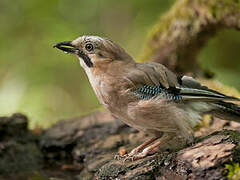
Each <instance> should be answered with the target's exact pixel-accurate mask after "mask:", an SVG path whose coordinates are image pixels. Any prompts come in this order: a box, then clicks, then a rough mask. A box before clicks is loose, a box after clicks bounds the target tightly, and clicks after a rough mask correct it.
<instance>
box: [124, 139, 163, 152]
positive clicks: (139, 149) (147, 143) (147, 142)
mask: <svg viewBox="0 0 240 180" xmlns="http://www.w3.org/2000/svg"><path fill="white" fill-rule="evenodd" d="M157 139H159V137H154V138H151V139H149V140H147V141H145V142H144V143H142V144H141V145H139V146H138V147H136V148H134V149H133V150H132V151H131V152H130V153H128V156H134V155H135V154H137V153H139V152H141V151H142V150H143V149H144V148H146V146H148V145H149V144H151V143H153V142H154V141H156V140H157Z"/></svg>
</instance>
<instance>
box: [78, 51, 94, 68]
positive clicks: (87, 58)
mask: <svg viewBox="0 0 240 180" xmlns="http://www.w3.org/2000/svg"><path fill="white" fill-rule="evenodd" d="M78 55H79V56H80V57H81V58H82V59H83V61H84V62H85V64H86V65H87V66H88V67H89V68H91V67H93V63H92V61H91V59H90V58H89V56H88V55H86V54H85V53H83V52H82V51H78Z"/></svg>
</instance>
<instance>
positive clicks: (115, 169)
mask: <svg viewBox="0 0 240 180" xmlns="http://www.w3.org/2000/svg"><path fill="white" fill-rule="evenodd" d="M125 172H126V167H125V166H123V165H121V164H106V165H104V166H103V167H102V168H101V169H100V170H99V171H98V172H97V174H98V177H99V178H100V179H101V180H105V179H111V178H116V177H118V175H119V174H124V173H125Z"/></svg>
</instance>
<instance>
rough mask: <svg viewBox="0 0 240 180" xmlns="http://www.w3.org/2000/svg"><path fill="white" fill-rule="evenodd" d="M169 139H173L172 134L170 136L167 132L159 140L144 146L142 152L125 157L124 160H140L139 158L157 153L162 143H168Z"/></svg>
mask: <svg viewBox="0 0 240 180" xmlns="http://www.w3.org/2000/svg"><path fill="white" fill-rule="evenodd" d="M169 139H171V136H168V135H167V134H166V135H165V136H163V137H162V138H161V139H160V140H159V141H157V142H155V143H154V144H152V145H150V146H148V147H146V148H144V149H143V150H142V152H140V153H136V154H134V155H132V156H128V157H126V158H125V159H124V161H127V160H132V161H134V160H138V159H142V158H145V157H146V156H148V155H152V154H155V153H156V152H158V146H160V145H161V144H164V143H166V142H167V141H168V140H169Z"/></svg>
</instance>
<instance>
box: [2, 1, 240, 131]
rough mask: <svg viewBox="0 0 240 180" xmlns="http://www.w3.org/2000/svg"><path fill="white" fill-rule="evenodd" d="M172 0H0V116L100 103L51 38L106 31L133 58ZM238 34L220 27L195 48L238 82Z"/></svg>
mask: <svg viewBox="0 0 240 180" xmlns="http://www.w3.org/2000/svg"><path fill="white" fill-rule="evenodd" d="M173 3H174V0H164V1H163V0H161V1H159V0H141V1H140V0H131V1H128V0H123V1H114V0H89V1H86V0H78V1H75V0H51V1H46V0H45V1H44V0H16V1H9V0H1V1H0V24H1V28H0V39H1V41H0V49H1V53H0V115H7V114H10V113H14V112H16V111H20V112H23V113H25V114H27V115H28V116H29V117H30V119H31V120H32V121H31V124H30V125H31V127H34V126H36V125H41V126H43V127H47V126H49V125H51V124H53V123H54V122H56V121H57V120H59V119H61V118H66V117H73V116H78V115H81V114H85V113H87V112H90V111H92V110H95V109H96V108H99V107H100V104H99V103H98V101H97V99H96V97H95V94H94V92H93V90H92V89H91V87H90V84H89V83H88V80H87V77H86V75H85V74H84V72H83V70H82V69H81V68H80V66H79V63H78V61H77V59H76V58H74V57H72V56H70V55H65V54H63V53H61V52H59V51H57V50H56V49H53V48H52V45H53V44H54V43H56V42H58V41H63V40H72V39H74V38H76V37H78V36H80V35H83V34H92V35H93V34H94V35H100V36H106V37H109V38H110V39H112V40H113V41H116V42H118V43H119V44H120V45H122V46H123V47H124V48H125V49H126V50H127V51H128V52H129V53H130V54H131V55H133V56H134V57H135V58H137V57H138V54H139V53H140V51H141V50H142V47H143V46H144V43H145V41H146V36H147V33H148V31H149V30H150V28H151V27H152V25H153V24H154V23H155V22H156V21H157V20H158V19H159V16H160V15H161V14H162V13H164V12H165V11H167V10H168V8H170V7H171V5H172V4H173ZM239 45H240V33H239V32H236V31H223V32H220V33H219V34H218V35H217V36H216V38H214V39H213V40H211V41H210V42H209V43H208V45H207V46H206V48H204V50H203V51H202V52H201V55H200V57H199V60H200V62H201V64H202V66H203V67H204V68H207V69H209V70H211V71H213V72H216V74H217V76H216V77H217V78H218V79H219V80H221V81H223V82H224V83H226V84H230V85H233V86H236V87H237V88H239V89H240V79H239V78H238V77H239V75H240V63H239V53H240V52H238V49H239V47H240V46H239Z"/></svg>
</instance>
